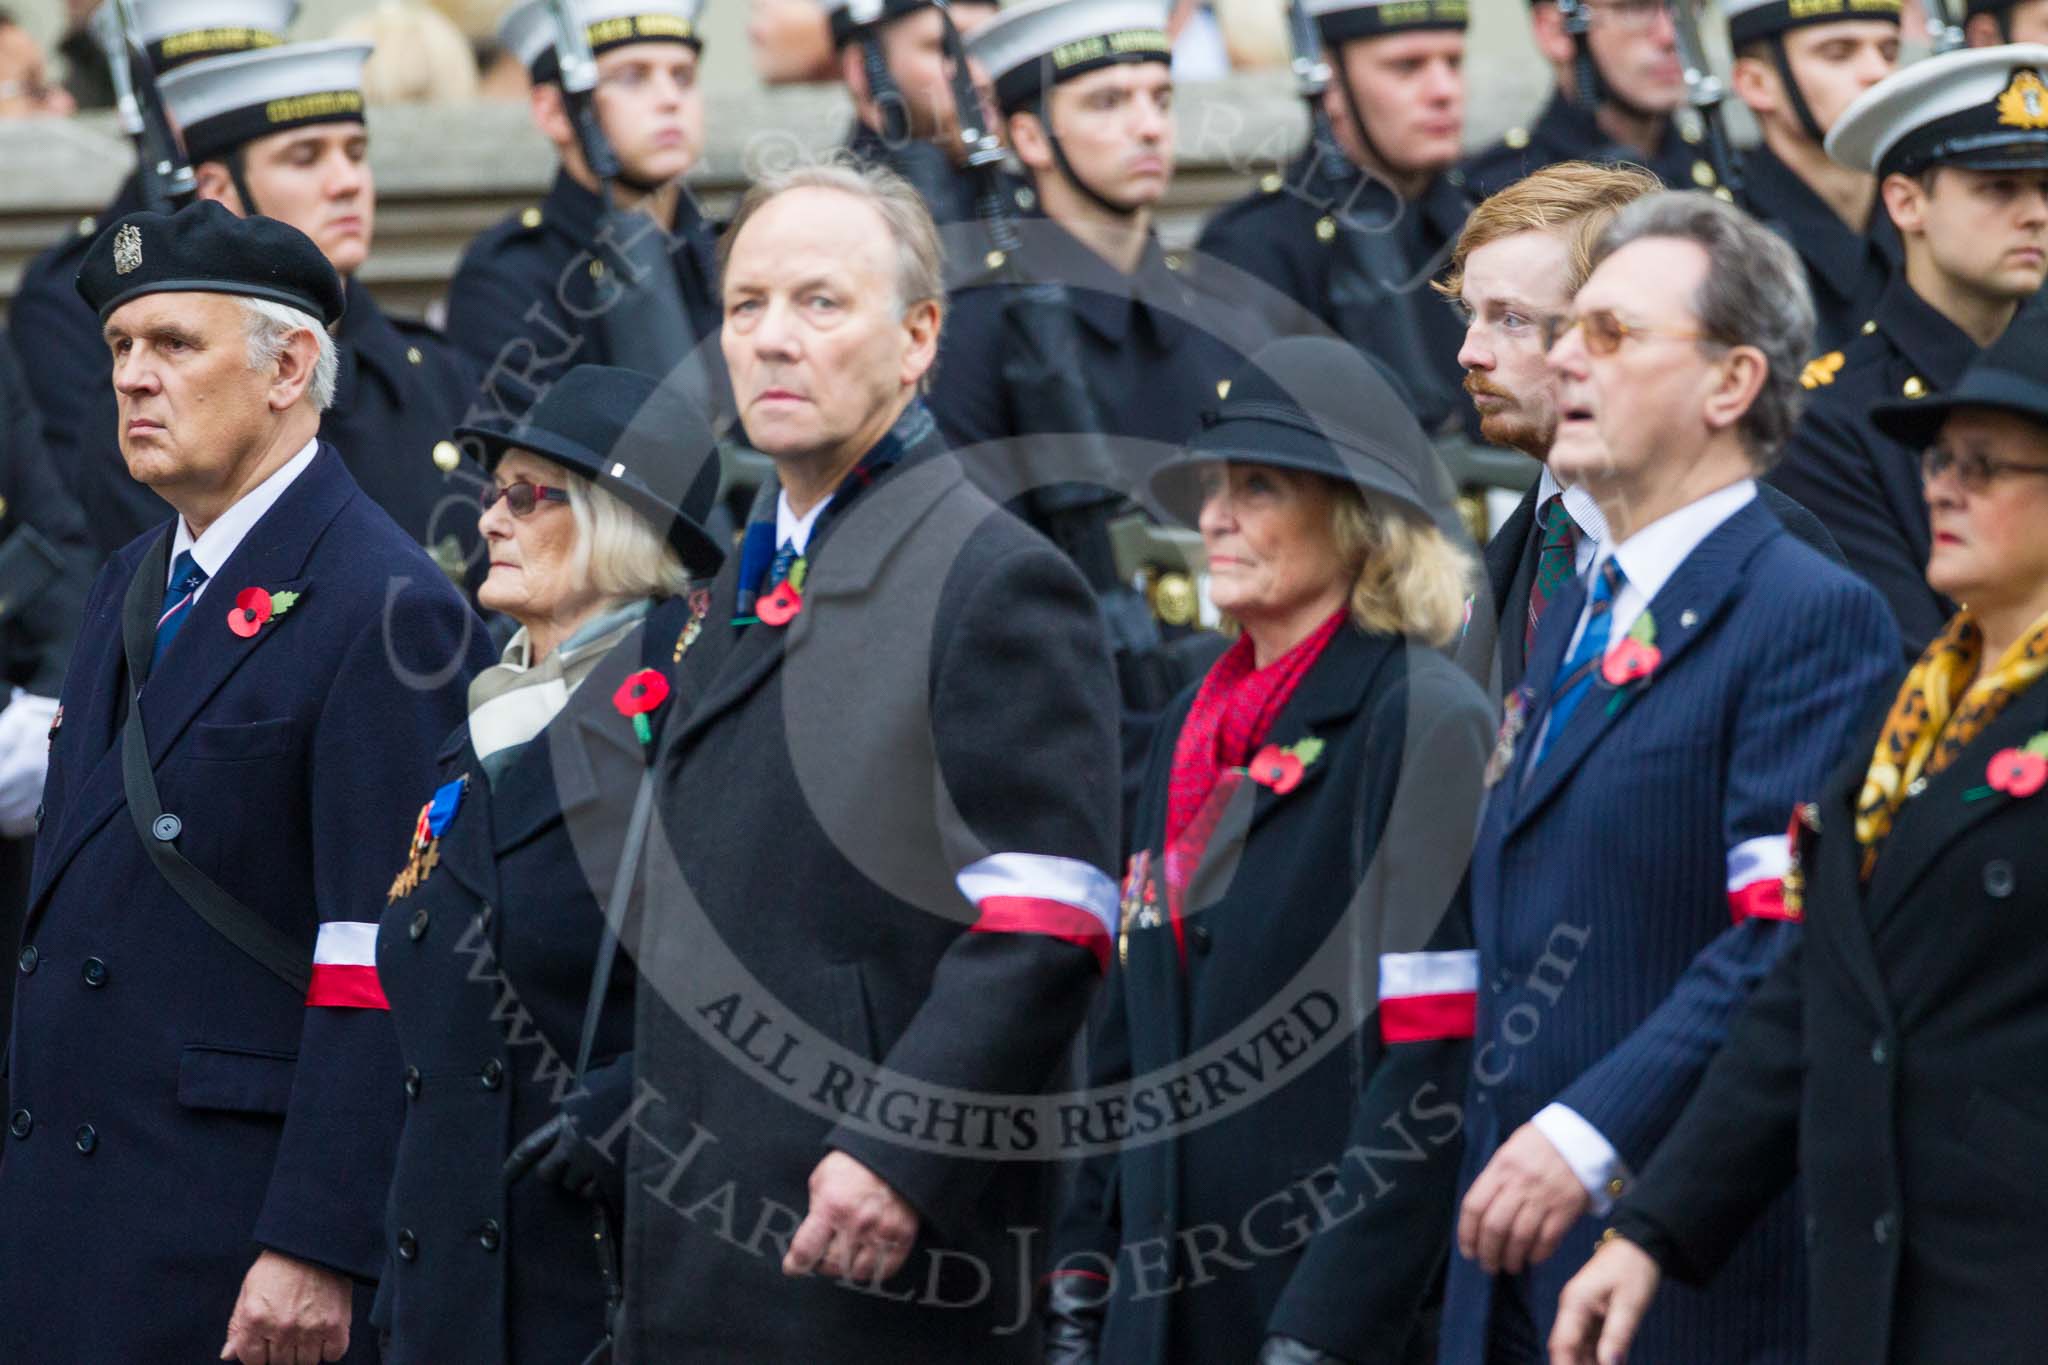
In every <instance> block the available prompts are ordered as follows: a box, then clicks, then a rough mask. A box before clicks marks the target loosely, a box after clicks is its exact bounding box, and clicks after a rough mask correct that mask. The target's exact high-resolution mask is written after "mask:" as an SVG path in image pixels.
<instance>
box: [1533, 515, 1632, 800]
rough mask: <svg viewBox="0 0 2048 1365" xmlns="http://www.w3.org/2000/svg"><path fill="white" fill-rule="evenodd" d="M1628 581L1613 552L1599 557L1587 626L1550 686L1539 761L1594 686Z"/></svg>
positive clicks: (1587, 604) (1537, 757)
mask: <svg viewBox="0 0 2048 1365" xmlns="http://www.w3.org/2000/svg"><path fill="white" fill-rule="evenodd" d="M1627 581H1628V575H1627V574H1625V573H1623V572H1622V571H1621V561H1619V560H1617V559H1616V558H1615V557H1614V556H1613V555H1609V556H1607V558H1606V559H1605V560H1604V561H1602V563H1601V565H1600V570H1599V572H1598V573H1596V574H1595V575H1594V577H1593V595H1592V597H1591V598H1590V599H1588V601H1587V603H1586V629H1585V630H1584V631H1583V632H1581V633H1580V635H1579V643H1578V647H1577V648H1576V649H1574V650H1572V652H1571V656H1570V657H1569V658H1567V659H1566V660H1565V661H1564V662H1563V663H1562V664H1559V665H1558V669H1557V681H1556V682H1555V683H1553V684H1552V686H1551V689H1550V723H1549V728H1548V729H1546V730H1545V731H1544V732H1543V747H1542V748H1540V749H1538V750H1537V751H1536V761H1537V762H1538V763H1541V762H1543V756H1544V755H1545V754H1547V753H1549V752H1550V750H1551V746H1552V745H1554V744H1556V743H1557V737H1558V736H1559V735H1561V734H1563V733H1564V727H1565V726H1566V725H1567V724H1568V723H1569V722H1570V721H1571V718H1572V712H1574V711H1576V710H1578V709H1579V703H1580V702H1582V701H1584V700H1585V699H1586V693H1587V692H1589V691H1591V690H1592V688H1593V675H1594V674H1595V673H1597V672H1599V670H1600V660H1601V658H1602V656H1604V655H1605V654H1606V653H1607V634H1608V628H1609V627H1610V626H1612V625H1613V624H1614V599H1615V597H1616V596H1617V595H1618V594H1619V593H1620V592H1621V585H1622V584H1623V583H1626V582H1627Z"/></svg>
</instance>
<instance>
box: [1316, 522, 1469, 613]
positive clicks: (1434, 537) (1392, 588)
mask: <svg viewBox="0 0 2048 1365" xmlns="http://www.w3.org/2000/svg"><path fill="white" fill-rule="evenodd" d="M1330 523H1331V525H1330V529H1331V533H1332V534H1333V535H1334V536H1335V537H1336V541H1337V553H1338V554H1339V555H1341V556H1342V557H1343V560H1344V563H1345V565H1346V566H1347V567H1348V568H1350V570H1351V572H1352V573H1353V575H1354V577H1353V579H1352V583H1351V620H1352V622H1353V624H1355V625H1356V626H1357V627H1358V628H1359V629H1360V630H1369V631H1374V632H1377V633H1380V634H1384V635H1409V636H1413V637H1415V638H1416V639H1419V640H1425V641H1427V642H1428V643H1430V644H1432V645H1436V646H1439V647H1441V646H1443V645H1447V644H1449V643H1450V642H1451V641H1452V640H1453V639H1455V638H1456V637H1457V634H1458V630H1459V628H1460V627H1461V626H1462V625H1463V624H1464V621H1465V599H1466V595H1467V594H1468V593H1469V592H1470V591H1471V587H1472V584H1473V583H1474V582H1475V581H1476V573H1477V568H1476V565H1475V564H1474V562H1473V559H1472V556H1471V555H1469V554H1467V553H1466V552H1465V551H1464V550H1463V549H1462V548H1460V547H1459V546H1458V545H1457V544H1455V543H1454V542H1453V541H1452V540H1451V538H1450V537H1449V536H1447V535H1445V534H1444V533H1443V531H1442V529H1441V528H1439V527H1438V526H1437V525H1436V524H1435V523H1434V522H1430V521H1427V520H1424V519H1423V518H1421V517H1419V516H1417V515H1415V514H1414V513H1413V512H1410V511H1408V510H1407V509H1406V508H1403V507H1401V506H1400V505H1399V504H1397V503H1394V502H1390V501H1385V500H1382V499H1379V498H1371V499H1368V498H1366V497H1364V496H1362V495H1361V494H1360V493H1359V491H1358V490H1357V489H1356V488H1350V487H1345V486H1342V485H1339V486H1338V487H1337V489H1336V492H1335V495H1334V496H1333V498H1332V499H1331V508H1330Z"/></svg>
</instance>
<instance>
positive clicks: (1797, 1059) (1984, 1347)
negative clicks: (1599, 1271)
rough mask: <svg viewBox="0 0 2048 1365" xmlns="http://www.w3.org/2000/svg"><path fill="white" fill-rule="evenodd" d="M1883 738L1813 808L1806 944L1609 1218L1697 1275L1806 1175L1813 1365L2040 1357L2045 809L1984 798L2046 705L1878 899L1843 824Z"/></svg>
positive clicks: (1889, 858) (1922, 821)
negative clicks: (1862, 876)
mask: <svg viewBox="0 0 2048 1365" xmlns="http://www.w3.org/2000/svg"><path fill="white" fill-rule="evenodd" d="M1886 705H1887V707H1888V706H1889V700H1888V699H1887V703H1886ZM1880 714H1881V713H1880ZM1877 732H1878V725H1877V717H1876V716H1873V718H1872V721H1871V723H1870V724H1868V725H1866V726H1865V727H1864V728H1863V729H1862V730H1861V732H1860V733H1859V734H1858V737H1857V739H1856V740H1855V742H1854V743H1853V744H1852V745H1851V746H1850V748H1849V749H1848V751H1847V757H1846V758H1845V759H1844V760H1843V762H1842V765H1841V767H1840V768H1838V769H1837V770H1836V772H1835V773H1834V775H1833V777H1832V778H1831V779H1830V780H1829V782H1828V784H1827V786H1826V788H1825V789H1824V794H1823V795H1822V796H1821V797H1820V799H1819V801H1818V811H1817V816H1816V819H1815V821H1814V823H1817V824H1818V825H1819V827H1820V829H1819V833H1818V835H1817V836H1815V837H1811V838H1809V839H1808V840H1807V841H1806V842H1807V845H1808V847H1807V851H1806V854H1805V857H1804V859H1803V861H1804V863H1805V868H1806V888H1805V913H1806V929H1805V933H1804V935H1803V936H1802V938H1801V940H1800V941H1799V943H1798V944H1797V945H1795V946H1794V947H1793V949H1792V950H1791V951H1790V952H1788V953H1787V954H1786V955H1785V957H1784V958H1783V959H1782V960H1780V962H1779V963H1778V965H1777V967H1776V969H1775V970H1774V971H1773V972H1772V973H1771V975H1770V976H1769V977H1767V978H1766V979H1765V981H1764V982H1763V984H1762V985H1761V986H1759V987H1758V988H1757V992H1756V994H1755V996H1754V997H1752V999H1751V1001H1750V1003H1749V1005H1748V1007H1747V1008H1746V1009H1745V1010H1744V1011H1743V1013H1742V1014H1741V1015H1740V1016H1739V1018H1738V1019H1737V1020H1736V1023H1735V1027H1734V1029H1733V1030H1732V1032H1731V1033H1730V1035H1729V1038H1728V1044H1727V1046H1726V1047H1724V1048H1722V1050H1721V1053H1720V1055H1719V1056H1718V1057H1717V1058H1716V1059H1715V1061H1714V1064H1713V1066H1712V1067H1711V1068H1710V1069H1709V1070H1708V1072H1707V1074H1706V1079H1705V1080H1704V1081H1703V1082H1702V1084H1701V1086H1700V1089H1699V1092H1698V1093H1697V1094H1696V1095H1695V1096H1694V1097H1693V1100H1692V1103H1691V1104H1690V1105H1689V1106H1688V1108H1687V1109H1686V1111H1685V1113H1684V1115H1683V1117H1682V1118H1681V1119H1680V1121H1679V1124H1678V1126H1677V1127H1676V1128H1674V1129H1673V1130H1672V1132H1671V1134H1670V1136H1669V1137H1667V1138H1666V1139H1665V1141H1664V1145H1663V1146H1662V1147H1660V1148H1659V1149H1658V1151H1657V1155H1656V1157H1655V1159H1654V1160H1652V1161H1651V1163H1650V1165H1649V1167H1648V1169H1646V1170H1645V1171H1644V1172H1643V1176H1642V1179H1641V1180H1640V1181H1638V1182H1637V1185H1636V1188H1635V1189H1634V1190H1633V1191H1632V1192H1631V1193H1630V1194H1629V1195H1628V1197H1627V1198H1625V1199H1624V1200H1622V1202H1621V1203H1620V1204H1619V1205H1618V1206H1617V1208H1616V1212H1615V1224H1616V1226H1618V1227H1620V1228H1621V1229H1622V1230H1623V1232H1625V1233H1626V1234H1628V1235H1629V1236H1631V1237H1633V1238H1636V1239H1637V1240H1640V1241H1642V1242H1644V1243H1645V1244H1646V1245H1648V1246H1650V1247H1651V1248H1652V1249H1653V1251H1654V1252H1655V1253H1656V1254H1658V1255H1659V1258H1660V1259H1661V1260H1662V1261H1663V1262H1664V1263H1665V1264H1666V1266H1667V1267H1668V1268H1669V1269H1670V1271H1671V1272H1672V1273H1673V1274H1674V1275H1675V1276H1677V1277H1678V1278H1680V1279H1682V1280H1686V1281H1693V1282H1698V1281H1703V1280H1705V1279H1707V1278H1708V1277H1710V1276H1712V1275H1713V1274H1714V1272H1715V1270H1716V1269H1717V1268H1718V1267H1719V1266H1720V1265H1721V1263H1722V1262H1723V1261H1724V1260H1725V1259H1726V1258H1727V1256H1728V1254H1729V1250H1730V1248H1732V1247H1734V1246H1735V1245H1737V1244H1738V1243H1739V1241H1740V1239H1741V1238H1742V1236H1743V1233H1744V1231H1745V1229H1746V1228H1747V1227H1748V1226H1749V1224H1750V1223H1751V1221H1752V1220H1753V1219H1754V1218H1755V1217H1756V1215H1757V1214H1758V1212H1759V1211H1760V1210H1761V1209H1763V1208H1764V1207H1765V1206H1766V1205H1767V1204H1768V1203H1769V1202H1770V1200H1771V1199H1772V1198H1773V1197H1774V1196H1775V1195H1776V1194H1777V1192H1778V1191H1780V1190H1782V1189H1784V1188H1785V1187H1786V1186H1788V1185H1790V1184H1791V1183H1792V1181H1793V1179H1794V1177H1795V1176H1797V1177H1798V1178H1799V1179H1800V1181H1801V1184H1802V1187H1803V1188H1804V1190H1805V1196H1806V1210H1807V1219H1806V1254H1807V1261H1808V1276H1809V1285H1810V1288H1809V1291H1808V1298H1807V1305H1808V1309H1807V1317H1808V1328H1807V1330H1808V1339H1809V1346H1808V1357H1807V1358H1808V1359H1810V1360H1814V1361H1827V1362H1828V1365H1888V1363H1894V1365H1987V1362H1991V1361H1999V1362H2004V1361H2015V1362H2017V1361H2023V1360H2041V1359H2048V1313H2044V1311H2043V1309H2042V1304H2041V1286H2042V1285H2044V1284H2048V1242H2044V1241H2043V1240H2042V1238H2041V1235H2040V1227H2041V1220H2042V1218H2043V1216H2044V1215H2048V1163H2044V1161H2043V1154H2044V1153H2048V1073H2044V1071H2043V1069H2042V1065H2041V1059H2042V1057H2043V1056H2044V1055H2048V920H2044V919H2043V918H2042V916H2041V914H2040V913H2039V911H2040V909H2041V906H2042V904H2043V898H2044V896H2048V841H2044V840H2043V839H2042V837H2041V835H2042V831H2043V827H2044V822H2048V792H2043V793H2039V794H2036V795H2032V796H2026V797H2015V796H2012V795H2009V794H2007V793H2004V792H1999V791H1994V790H1991V789H1990V786H1989V783H1988V782H1987V781H1986V768H1987V766H1988V764H1989V763H1990V760H1991V757H1992V755H1993V754H1995V753H1998V752H1999V751H2000V750H2003V749H2007V748H2013V747H2019V746H2024V745H2025V744H2026V743H2027V742H2028V741H2029V740H2031V739H2034V738H2036V737H2037V736H2040V735H2042V734H2043V733H2048V688H2043V687H2041V686H2039V685H2036V686H2034V687H2032V688H2030V689H2029V690H2027V691H2026V692H2023V693H2021V694H2020V696H2019V697H2018V698H2016V699H2015V700H2014V701H2013V702H2012V703H2011V704H2010V705H2008V706H2007V707H2006V709H2005V711H2004V712H2002V713H2001V714H2000V715H1999V716H1998V717H1997V718H1996V719H1995V720H1993V722H1992V723H1991V724H1990V726H1988V727H1987V728H1986V729H1985V730H1984V732H1983V733H1982V734H1980V735H1979V736H1978V737H1977V738H1976V739H1975V740H1974V741H1973V742H1972V743H1971V744H1970V745H1969V746H1968V747H1967V748H1965V749H1964V750H1963V752H1962V753H1961V754H1960V755H1959V756H1958V757H1957V758H1956V760H1955V761H1954V762H1953V763H1952V764H1950V766H1949V767H1947V768H1945V769H1943V770H1942V771H1941V772H1940V773H1939V774H1937V775H1935V776H1934V777H1932V778H1930V779H1929V780H1928V782H1927V785H1926V787H1925V788H1924V789H1923V790H1922V791H1921V792H1920V794H1919V795H1917V796H1914V797H1912V798H1911V799H1910V800H1909V801H1907V803H1906V805H1905V807H1904V808H1903V809H1902V810H1901V811H1900V813H1899V816H1898V819H1897V821H1896V823H1895V825H1894V827H1893V830H1892V834H1891V837H1890V839H1889V840H1888V841H1887V843H1886V846H1885V848H1884V850H1883V853H1882V854H1881V855H1880V856H1879V858H1878V862H1877V867H1876V870H1875V872H1874V873H1873V875H1872V877H1871V879H1870V884H1869V886H1868V887H1867V888H1865V887H1863V886H1861V885H1860V884H1859V881H1858V866H1859V863H1860V861H1861V857H1862V849H1861V846H1860V845H1858V844H1857V842H1856V837H1855V817H1854V813H1853V811H1854V802H1855V799H1856V793H1857V791H1858V790H1859V789H1860V787H1861V786H1862V783H1863V775H1864V772H1865V771H1866V769H1868V767H1869V766H1870V755H1871V750H1872V748H1873V747H1874V745H1875V744H1876V742H1877Z"/></svg>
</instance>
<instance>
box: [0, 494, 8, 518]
mask: <svg viewBox="0 0 2048 1365" xmlns="http://www.w3.org/2000/svg"><path fill="white" fill-rule="evenodd" d="M6 515H7V499H5V498H0V517H4V516H6Z"/></svg>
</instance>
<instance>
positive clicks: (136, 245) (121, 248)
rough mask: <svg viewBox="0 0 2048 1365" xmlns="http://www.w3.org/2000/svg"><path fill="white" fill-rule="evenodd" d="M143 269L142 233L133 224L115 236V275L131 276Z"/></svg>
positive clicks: (126, 226) (123, 227) (128, 224)
mask: <svg viewBox="0 0 2048 1365" xmlns="http://www.w3.org/2000/svg"><path fill="white" fill-rule="evenodd" d="M141 268H142V231H141V229H140V228H137V227H136V226H135V224H133V223H127V224H124V225H123V226H122V228H121V230H120V231H119V232H117V233H115V234H114V273H115V274H116V275H130V274H133V273H134V272H136V271H137V270H140V269H141Z"/></svg>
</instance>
